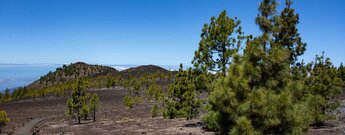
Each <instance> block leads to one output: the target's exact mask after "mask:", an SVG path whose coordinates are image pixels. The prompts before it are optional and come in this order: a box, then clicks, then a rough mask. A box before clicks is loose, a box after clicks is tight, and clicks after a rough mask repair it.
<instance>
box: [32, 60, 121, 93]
mask: <svg viewBox="0 0 345 135" xmlns="http://www.w3.org/2000/svg"><path fill="white" fill-rule="evenodd" d="M116 73H118V71H117V70H116V69H114V68H112V67H108V66H101V65H91V64H86V63H84V62H77V63H72V64H70V65H63V66H62V67H59V68H57V69H56V70H55V71H54V72H49V73H48V74H46V75H44V76H42V77H41V78H40V79H39V80H37V81H35V82H34V83H32V84H30V85H29V86H28V87H29V88H33V87H34V88H35V87H40V86H42V85H44V86H49V85H52V84H55V83H59V82H64V81H68V80H74V79H75V78H78V77H96V76H103V75H112V74H116Z"/></svg>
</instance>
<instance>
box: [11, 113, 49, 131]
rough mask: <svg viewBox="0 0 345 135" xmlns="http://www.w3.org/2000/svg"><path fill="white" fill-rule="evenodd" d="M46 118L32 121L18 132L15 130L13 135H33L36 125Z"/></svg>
mask: <svg viewBox="0 0 345 135" xmlns="http://www.w3.org/2000/svg"><path fill="white" fill-rule="evenodd" d="M46 118H48V117H46ZM46 118H35V119H32V120H30V121H29V122H28V123H26V124H25V125H24V126H23V127H20V128H18V129H17V130H15V131H14V132H13V135H31V134H32V129H33V128H34V127H35V125H36V124H37V123H39V122H40V121H42V120H43V119H46Z"/></svg>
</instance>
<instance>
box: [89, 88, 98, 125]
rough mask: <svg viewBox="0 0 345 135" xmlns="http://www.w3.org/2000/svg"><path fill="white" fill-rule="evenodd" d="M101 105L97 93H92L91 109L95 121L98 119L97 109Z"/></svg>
mask: <svg viewBox="0 0 345 135" xmlns="http://www.w3.org/2000/svg"><path fill="white" fill-rule="evenodd" d="M98 107H99V98H98V96H97V94H92V96H91V99H90V110H92V111H93V121H94V122H95V121H96V110H97V109H98Z"/></svg>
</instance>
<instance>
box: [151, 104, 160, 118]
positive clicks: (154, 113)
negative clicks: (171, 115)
mask: <svg viewBox="0 0 345 135" xmlns="http://www.w3.org/2000/svg"><path fill="white" fill-rule="evenodd" d="M159 115H160V110H159V108H158V105H154V106H153V107H152V110H151V117H157V116H159Z"/></svg>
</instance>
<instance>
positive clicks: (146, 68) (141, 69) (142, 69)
mask: <svg viewBox="0 0 345 135" xmlns="http://www.w3.org/2000/svg"><path fill="white" fill-rule="evenodd" d="M121 72H123V73H155V72H160V73H168V72H169V71H168V70H166V69H164V68H162V67H159V66H156V65H143V66H138V67H134V68H129V69H126V70H123V71H121Z"/></svg>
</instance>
